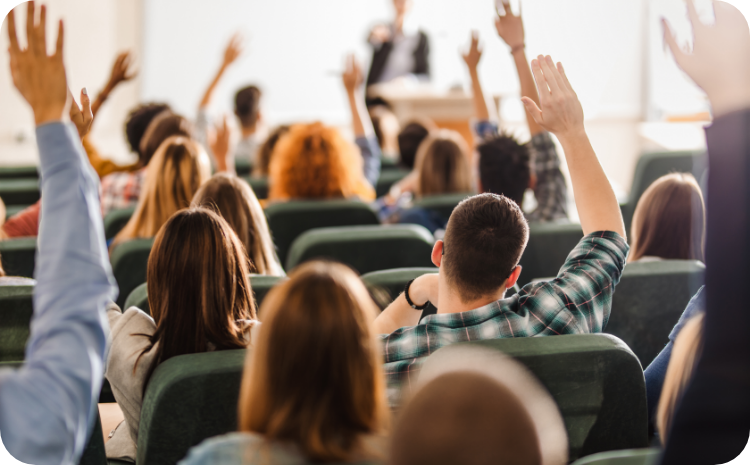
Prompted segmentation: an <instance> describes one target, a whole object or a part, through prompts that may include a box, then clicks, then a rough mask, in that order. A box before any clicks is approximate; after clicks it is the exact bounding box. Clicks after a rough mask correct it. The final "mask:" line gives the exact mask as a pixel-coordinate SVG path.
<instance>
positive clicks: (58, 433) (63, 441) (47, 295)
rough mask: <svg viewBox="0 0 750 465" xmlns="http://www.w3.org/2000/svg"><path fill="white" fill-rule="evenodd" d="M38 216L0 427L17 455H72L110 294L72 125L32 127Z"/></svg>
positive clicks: (91, 193)
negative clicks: (27, 300) (20, 359)
mask: <svg viewBox="0 0 750 465" xmlns="http://www.w3.org/2000/svg"><path fill="white" fill-rule="evenodd" d="M36 137H37V143H38V146H39V157H40V161H41V182H42V192H43V193H44V195H43V197H42V212H41V218H42V221H41V223H40V227H39V236H38V242H37V259H36V270H35V275H36V276H35V277H36V279H37V285H36V288H35V291H34V315H33V318H32V322H31V337H30V339H29V342H28V345H27V347H26V360H25V363H24V365H23V367H22V368H21V369H19V370H17V371H9V370H4V371H0V433H1V434H2V440H3V443H4V445H5V447H6V448H7V450H8V451H9V452H10V453H11V454H12V455H13V456H14V457H15V458H17V459H18V460H20V461H22V462H24V463H33V464H38V465H44V464H59V463H77V462H78V459H79V457H80V455H81V452H82V450H83V448H84V446H85V444H86V440H87V439H88V434H89V430H90V426H91V424H92V422H91V419H92V418H93V415H94V414H95V412H96V402H97V400H98V397H99V390H100V389H101V383H102V379H103V373H104V370H103V360H104V355H105V350H106V345H107V337H108V334H109V327H108V324H107V319H106V316H105V313H104V309H105V305H106V303H107V302H108V301H109V300H111V299H113V298H114V297H115V296H116V290H115V289H116V288H115V285H114V279H113V278H112V271H111V269H110V265H109V260H108V255H107V248H106V246H105V244H104V226H103V222H102V217H101V212H100V207H99V196H98V184H99V181H98V179H97V177H96V176H95V174H94V171H93V169H92V168H91V165H90V164H89V162H88V160H87V159H86V155H85V153H84V151H83V148H82V147H81V143H80V141H79V139H78V134H77V132H76V129H75V127H74V126H73V125H72V124H63V123H49V124H45V125H42V126H39V127H37V129H36Z"/></svg>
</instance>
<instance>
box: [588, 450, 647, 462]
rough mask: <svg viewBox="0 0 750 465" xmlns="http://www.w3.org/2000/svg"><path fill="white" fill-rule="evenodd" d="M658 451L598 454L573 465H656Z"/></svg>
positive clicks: (614, 451) (621, 451)
mask: <svg viewBox="0 0 750 465" xmlns="http://www.w3.org/2000/svg"><path fill="white" fill-rule="evenodd" d="M660 456H661V450H660V449H628V450H613V451H609V452H600V453H598V454H594V455H590V456H588V457H584V458H582V459H579V460H576V461H575V462H573V465H657V464H658V463H659V458H660Z"/></svg>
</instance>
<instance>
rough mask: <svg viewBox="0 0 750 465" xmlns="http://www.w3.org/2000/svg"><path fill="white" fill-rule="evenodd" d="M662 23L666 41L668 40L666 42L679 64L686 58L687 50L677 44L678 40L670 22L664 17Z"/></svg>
mask: <svg viewBox="0 0 750 465" xmlns="http://www.w3.org/2000/svg"><path fill="white" fill-rule="evenodd" d="M661 25H662V27H663V28H664V42H666V44H667V45H668V46H669V49H670V50H672V54H673V55H674V59H675V61H677V63H678V64H679V63H681V62H682V60H683V59H684V58H685V52H683V51H682V49H680V46H679V45H677V40H676V39H675V37H674V34H673V33H672V28H671V27H669V23H668V22H667V20H666V19H664V18H662V20H661Z"/></svg>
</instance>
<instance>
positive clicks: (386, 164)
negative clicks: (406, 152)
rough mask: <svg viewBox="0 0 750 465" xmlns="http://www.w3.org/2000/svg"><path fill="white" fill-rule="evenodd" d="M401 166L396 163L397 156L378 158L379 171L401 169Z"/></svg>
mask: <svg viewBox="0 0 750 465" xmlns="http://www.w3.org/2000/svg"><path fill="white" fill-rule="evenodd" d="M402 169H403V168H402V167H401V165H399V163H398V159H397V158H381V159H380V172H381V173H382V172H383V171H393V170H402Z"/></svg>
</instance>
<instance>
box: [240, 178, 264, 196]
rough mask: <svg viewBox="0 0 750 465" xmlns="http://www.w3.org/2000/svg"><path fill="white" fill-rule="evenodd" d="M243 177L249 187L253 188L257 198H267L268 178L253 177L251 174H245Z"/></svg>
mask: <svg viewBox="0 0 750 465" xmlns="http://www.w3.org/2000/svg"><path fill="white" fill-rule="evenodd" d="M242 179H244V180H245V181H246V182H247V183H248V184H250V187H252V188H253V192H254V193H255V196H256V197H257V198H258V199H267V198H268V178H254V177H252V176H245V177H244V178H242Z"/></svg>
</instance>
